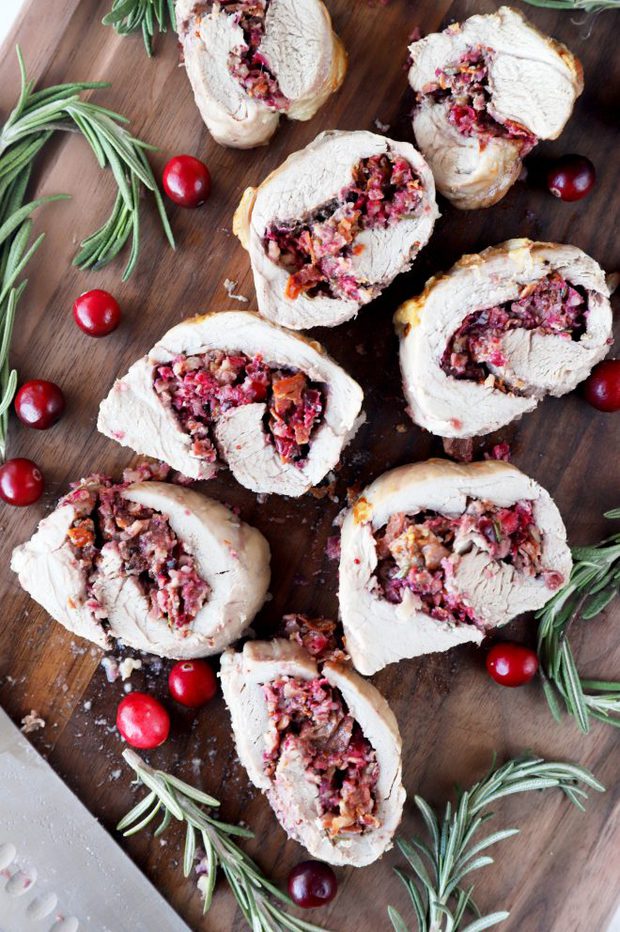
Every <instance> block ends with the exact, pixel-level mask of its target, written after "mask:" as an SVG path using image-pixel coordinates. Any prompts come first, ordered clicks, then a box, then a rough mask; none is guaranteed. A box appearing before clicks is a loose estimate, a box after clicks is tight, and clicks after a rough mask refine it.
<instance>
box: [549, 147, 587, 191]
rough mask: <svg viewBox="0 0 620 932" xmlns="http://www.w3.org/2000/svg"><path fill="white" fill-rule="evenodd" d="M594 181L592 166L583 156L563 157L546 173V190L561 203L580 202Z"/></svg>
mask: <svg viewBox="0 0 620 932" xmlns="http://www.w3.org/2000/svg"><path fill="white" fill-rule="evenodd" d="M595 181H596V171H595V168H594V165H593V164H592V162H591V161H590V159H587V158H586V157H585V156H584V155H563V156H562V157H561V158H559V159H558V160H557V162H554V164H553V165H552V166H551V168H550V169H549V171H548V172H547V188H548V189H549V191H550V192H551V194H553V195H554V197H559V198H560V200H562V201H580V200H581V198H582V197H585V196H586V194H589V193H590V191H591V190H592V188H593V187H594V182H595Z"/></svg>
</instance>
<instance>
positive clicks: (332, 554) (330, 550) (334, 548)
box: [325, 534, 340, 560]
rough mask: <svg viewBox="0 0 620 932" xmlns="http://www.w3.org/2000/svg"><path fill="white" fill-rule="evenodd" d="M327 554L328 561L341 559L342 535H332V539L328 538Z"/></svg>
mask: <svg viewBox="0 0 620 932" xmlns="http://www.w3.org/2000/svg"><path fill="white" fill-rule="evenodd" d="M325 553H326V554H327V559H328V560H339V559H340V534H332V536H331V537H328V538H327V544H326V546H325Z"/></svg>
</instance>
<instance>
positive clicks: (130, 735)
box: [116, 692, 170, 748]
mask: <svg viewBox="0 0 620 932" xmlns="http://www.w3.org/2000/svg"><path fill="white" fill-rule="evenodd" d="M116 727H117V728H118V730H119V731H120V733H121V735H122V736H123V738H124V739H125V741H126V742H127V744H130V745H131V746H132V747H134V748H158V747H159V745H160V744H163V743H164V741H165V740H166V738H167V737H168V735H169V733H170V716H169V715H168V713H167V712H166V710H165V709H164V707H163V705H162V704H161V702H159V700H158V699H155V697H154V696H149V695H148V694H147V693H138V692H135V693H129V695H128V696H125V698H124V699H123V700H122V701H121V702H120V703H119V706H118V710H117V713H116Z"/></svg>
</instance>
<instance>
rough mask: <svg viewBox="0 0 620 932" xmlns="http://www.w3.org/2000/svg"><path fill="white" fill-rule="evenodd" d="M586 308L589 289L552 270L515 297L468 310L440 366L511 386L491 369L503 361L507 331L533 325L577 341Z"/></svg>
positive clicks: (451, 373) (501, 386)
mask: <svg viewBox="0 0 620 932" xmlns="http://www.w3.org/2000/svg"><path fill="white" fill-rule="evenodd" d="M587 310H588V297H587V292H586V291H585V290H584V289H583V288H582V287H581V286H579V285H576V286H575V285H571V284H570V283H569V282H567V281H566V280H565V279H564V278H562V276H561V275H560V274H559V273H558V272H552V273H551V274H549V275H546V276H545V277H544V278H541V279H540V281H538V282H532V283H531V284H529V285H525V286H524V287H523V288H522V289H521V292H520V295H519V298H518V300H516V301H505V302H504V303H503V304H498V305H496V306H495V307H489V308H485V309H484V310H481V311H474V312H473V313H472V314H468V315H467V317H466V318H465V319H464V321H463V323H462V324H461V326H460V327H459V328H458V330H456V331H455V332H454V333H453V334H452V336H451V337H450V340H449V341H448V344H447V346H446V348H445V350H444V354H443V357H442V360H441V368H442V369H443V371H444V372H445V373H446V375H449V376H452V377H453V378H455V379H469V380H471V381H475V382H484V381H486V379H487V378H489V376H491V377H493V378H494V383H493V387H494V388H496V389H498V390H499V391H503V392H509V391H514V390H515V389H514V388H510V387H509V386H507V384H506V382H505V381H504V380H503V379H501V378H495V373H494V372H493V370H494V369H495V368H501V367H503V366H505V365H506V362H507V360H506V357H505V355H504V353H503V350H502V338H503V336H504V334H505V333H507V332H508V331H509V330H517V329H520V330H536V331H537V332H538V333H540V334H544V335H550V334H553V335H555V336H561V337H564V338H565V339H567V340H579V339H580V338H581V337H582V336H583V334H584V333H585V329H586V315H587Z"/></svg>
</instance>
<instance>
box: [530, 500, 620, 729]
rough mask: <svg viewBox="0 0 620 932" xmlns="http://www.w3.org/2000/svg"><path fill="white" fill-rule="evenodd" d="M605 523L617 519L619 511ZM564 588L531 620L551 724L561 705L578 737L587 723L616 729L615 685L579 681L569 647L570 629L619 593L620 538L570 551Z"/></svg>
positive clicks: (619, 707)
mask: <svg viewBox="0 0 620 932" xmlns="http://www.w3.org/2000/svg"><path fill="white" fill-rule="evenodd" d="M605 517H606V518H620V508H616V509H615V510H613V511H608V512H607V513H606V515H605ZM573 557H574V559H575V563H574V565H573V570H572V572H571V575H570V579H569V581H568V583H567V584H566V585H565V586H564V587H563V588H562V589H560V591H559V592H557V593H556V594H555V595H554V597H553V598H552V599H551V601H549V602H547V604H546V605H545V607H544V608H542V609H541V610H540V611H539V612H538V613H537V615H536V617H537V618H538V620H539V626H538V656H539V660H540V672H541V676H542V682H543V689H544V691H545V696H546V698H547V702H548V703H549V708H550V709H551V712H552V714H553V717H554V718H555V719H556V721H559V720H560V715H561V710H560V701H562V702H563V703H564V706H565V707H566V711H567V712H568V713H569V715H572V716H573V717H574V718H575V719H576V721H577V724H578V725H579V728H580V729H581V731H583V732H587V731H588V730H589V728H590V718H591V717H593V718H597V719H600V720H601V721H603V722H608V723H609V724H610V725H616V726H620V682H613V681H606V680H586V679H582V678H581V677H580V675H579V673H578V671H577V665H576V663H575V658H574V656H573V652H572V650H571V646H570V644H569V642H568V631H569V629H570V626H571V625H572V624H573V623H574V622H575V621H576V620H577V619H581V620H582V621H589V620H590V619H591V618H594V616H595V615H598V613H599V612H602V611H603V609H604V608H606V607H607V605H609V603H610V602H611V601H612V599H613V598H614V597H615V596H616V595H617V594H618V592H619V591H620V533H618V534H613V535H612V536H611V537H608V538H607V539H606V540H604V541H601V543H600V544H596V545H595V546H594V547H575V548H574V549H573Z"/></svg>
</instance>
